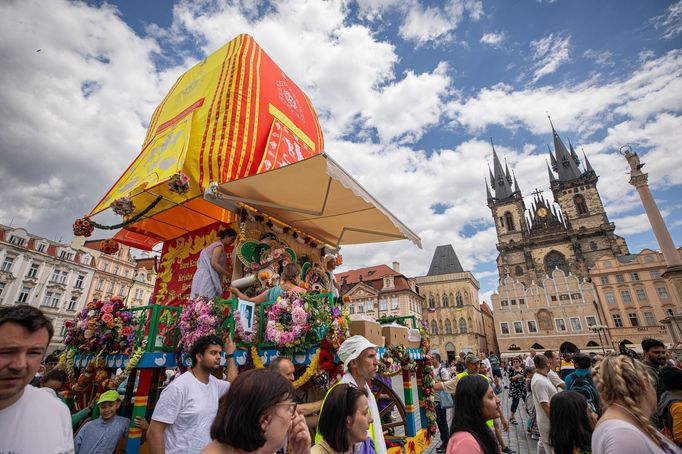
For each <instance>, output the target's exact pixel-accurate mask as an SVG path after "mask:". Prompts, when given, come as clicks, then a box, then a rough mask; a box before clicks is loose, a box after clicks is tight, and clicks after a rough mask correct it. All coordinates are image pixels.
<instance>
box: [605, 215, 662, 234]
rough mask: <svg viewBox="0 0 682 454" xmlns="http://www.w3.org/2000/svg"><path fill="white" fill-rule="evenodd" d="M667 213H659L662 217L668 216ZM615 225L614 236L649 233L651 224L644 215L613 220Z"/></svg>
mask: <svg viewBox="0 0 682 454" xmlns="http://www.w3.org/2000/svg"><path fill="white" fill-rule="evenodd" d="M668 214H669V212H668V211H665V210H663V211H661V215H663V217H666V216H668ZM614 223H615V224H616V234H618V235H635V234H637V233H644V232H651V223H650V222H649V218H648V217H647V215H646V213H640V214H635V215H631V216H624V217H622V218H618V219H615V220H614Z"/></svg>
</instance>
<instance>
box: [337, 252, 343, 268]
mask: <svg viewBox="0 0 682 454" xmlns="http://www.w3.org/2000/svg"><path fill="white" fill-rule="evenodd" d="M341 265H343V256H342V255H341V254H339V255H337V256H336V266H341Z"/></svg>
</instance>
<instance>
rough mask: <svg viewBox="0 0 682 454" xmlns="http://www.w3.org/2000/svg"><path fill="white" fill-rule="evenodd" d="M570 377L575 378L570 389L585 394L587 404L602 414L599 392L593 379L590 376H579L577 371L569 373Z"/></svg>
mask: <svg viewBox="0 0 682 454" xmlns="http://www.w3.org/2000/svg"><path fill="white" fill-rule="evenodd" d="M569 377H572V378H573V383H572V384H571V389H570V390H569V391H575V392H577V393H580V394H582V395H583V396H585V399H587V404H588V405H589V406H590V408H591V409H592V411H593V412H595V413H596V414H598V415H599V414H601V412H600V411H599V407H600V404H599V393H597V388H596V387H595V386H594V382H593V381H592V379H591V378H589V377H578V376H577V375H576V374H575V372H573V373H571V374H569Z"/></svg>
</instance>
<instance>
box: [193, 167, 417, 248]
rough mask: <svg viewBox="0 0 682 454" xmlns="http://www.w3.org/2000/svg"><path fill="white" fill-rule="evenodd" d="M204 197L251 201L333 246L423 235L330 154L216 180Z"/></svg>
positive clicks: (229, 204) (227, 204) (230, 203)
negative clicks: (264, 170) (232, 178)
mask: <svg viewBox="0 0 682 454" xmlns="http://www.w3.org/2000/svg"><path fill="white" fill-rule="evenodd" d="M204 200H206V201H209V202H212V203H214V204H216V205H219V206H222V207H224V208H227V209H231V210H233V209H234V208H235V207H236V206H238V205H239V204H246V205H248V206H251V207H253V208H255V209H257V210H259V211H261V212H263V213H265V214H267V215H268V216H271V217H273V218H275V219H278V220H280V221H282V222H283V223H285V224H288V225H290V226H291V227H293V228H295V229H298V230H301V231H302V232H305V233H307V234H309V235H312V236H314V237H316V238H317V239H319V240H320V241H324V242H325V243H327V244H329V245H332V246H342V245H350V244H365V243H377V242H383V241H394V240H402V239H407V240H410V241H412V242H413V243H414V244H415V245H417V246H418V247H419V248H421V239H420V238H419V237H418V236H417V235H416V234H415V233H414V232H412V231H411V230H410V229H409V228H408V227H407V226H406V225H405V224H403V223H402V222H401V221H400V220H399V219H398V218H396V217H395V216H394V215H393V214H392V213H391V212H390V211H388V210H387V209H386V208H385V207H384V206H382V205H381V203H379V202H378V201H377V200H376V199H374V197H372V196H371V195H370V194H369V193H368V192H367V191H366V190H365V189H364V188H363V187H362V186H361V185H360V184H359V183H358V182H357V181H355V180H354V179H353V177H351V176H350V175H349V174H348V173H347V172H346V171H345V170H343V168H342V167H341V166H340V165H339V164H337V163H336V162H335V161H334V160H333V159H332V158H330V157H329V156H328V155H326V154H324V153H323V154H319V155H316V156H313V157H310V158H308V159H305V160H302V161H299V162H295V163H292V164H289V165H287V166H284V167H280V168H277V169H275V170H271V171H268V172H264V173H260V174H257V175H251V176H247V177H245V178H241V179H239V180H234V181H228V182H225V183H221V184H212V185H211V186H210V187H209V188H208V189H207V190H206V191H205V193H204Z"/></svg>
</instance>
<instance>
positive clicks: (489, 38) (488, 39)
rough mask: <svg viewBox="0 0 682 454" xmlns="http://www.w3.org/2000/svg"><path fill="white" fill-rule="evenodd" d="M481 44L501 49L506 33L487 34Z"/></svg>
mask: <svg viewBox="0 0 682 454" xmlns="http://www.w3.org/2000/svg"><path fill="white" fill-rule="evenodd" d="M480 42H481V43H483V44H487V45H489V46H492V47H501V46H502V43H503V42H504V33H486V34H484V35H483V36H482V37H481V41H480Z"/></svg>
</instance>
